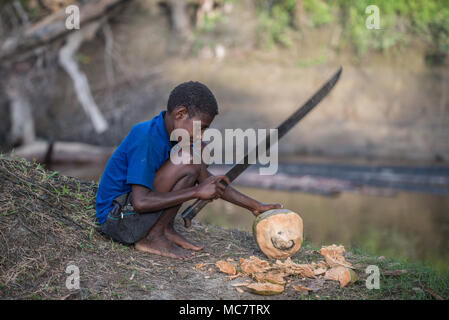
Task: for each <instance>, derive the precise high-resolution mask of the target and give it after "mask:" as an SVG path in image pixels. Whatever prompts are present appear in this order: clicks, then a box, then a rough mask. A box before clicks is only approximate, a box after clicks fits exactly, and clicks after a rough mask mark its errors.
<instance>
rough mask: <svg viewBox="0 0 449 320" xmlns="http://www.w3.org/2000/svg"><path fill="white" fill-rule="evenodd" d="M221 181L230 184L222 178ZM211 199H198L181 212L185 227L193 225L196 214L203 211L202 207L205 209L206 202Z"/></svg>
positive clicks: (225, 184)
mask: <svg viewBox="0 0 449 320" xmlns="http://www.w3.org/2000/svg"><path fill="white" fill-rule="evenodd" d="M219 183H221V184H223V185H224V186H226V187H227V186H228V184H227V183H226V181H224V180H220V182H219ZM211 201H212V200H201V199H198V200H196V201H195V202H194V203H193V204H192V205H190V206H188V207H187V208H186V209H185V210H184V211H183V213H182V214H181V216H182V218H183V219H184V227H186V228H190V226H191V225H192V219H193V218H195V216H196V215H197V214H198V213H199V212H200V211H201V209H203V208H204V207H205V206H206V204H208V203H209V202H211Z"/></svg>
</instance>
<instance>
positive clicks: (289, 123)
mask: <svg viewBox="0 0 449 320" xmlns="http://www.w3.org/2000/svg"><path fill="white" fill-rule="evenodd" d="M341 72H342V67H340V68H339V69H338V71H337V72H336V73H335V74H334V75H333V76H332V78H330V79H329V80H328V81H327V82H326V83H325V84H324V85H323V86H322V87H321V89H319V90H318V91H317V92H316V93H315V94H314V95H313V96H312V97H311V98H310V99H309V100H307V102H306V103H304V104H303V105H302V106H301V107H300V108H299V109H298V110H296V111H295V112H294V113H293V114H292V115H291V116H290V117H288V118H287V120H285V121H284V122H282V124H280V125H279V126H278V127H277V130H278V140H279V139H281V138H282V137H283V136H284V135H285V134H286V133H287V132H288V131H290V129H291V128H293V127H294V126H295V125H296V124H297V123H298V122H299V121H300V120H301V119H302V118H304V117H305V115H306V114H307V113H309V112H310V111H311V110H312V109H313V108H314V107H315V106H316V105H317V104H318V103H320V102H321V100H323V98H324V97H326V96H327V94H328V93H329V92H330V91H331V90H332V88H333V87H334V86H335V84H336V83H337V81H338V79H339V78H340V74H341ZM270 140H271V139H266V140H263V141H262V142H260V143H259V145H258V146H257V147H256V148H254V149H253V150H252V151H251V152H247V153H246V154H245V157H244V158H243V161H240V162H239V163H237V164H235V165H234V166H233V167H232V168H231V169H229V171H228V172H227V173H226V174H225V175H226V176H227V177H228V178H229V181H231V182H232V181H233V180H234V179H236V178H237V177H238V176H239V175H240V174H241V173H242V172H243V171H245V170H246V168H248V167H249V166H250V165H251V163H248V157H249V155H250V154H251V153H253V152H257V149H258V147H259V146H260V145H261V144H262V143H265V144H266V149H265V150H270ZM220 183H223V184H225V185H227V184H226V182H224V181H223V180H221V181H220ZM211 201H212V200H200V199H198V200H196V201H195V202H194V203H193V204H192V205H190V206H189V207H187V208H186V209H185V210H184V212H183V213H182V218H183V219H184V226H185V227H186V228H189V227H190V226H191V224H192V219H193V218H194V217H195V216H196V215H197V214H198V213H199V212H200V211H201V209H203V208H204V206H205V205H206V204H208V203H209V202H211Z"/></svg>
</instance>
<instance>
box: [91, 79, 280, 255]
mask: <svg viewBox="0 0 449 320" xmlns="http://www.w3.org/2000/svg"><path fill="white" fill-rule="evenodd" d="M217 114H218V106H217V101H216V100H215V97H214V95H213V94H212V92H211V91H210V90H209V89H208V88H207V87H206V86H205V85H204V84H201V83H199V82H192V81H190V82H185V83H182V84H180V85H178V86H177V87H176V88H175V89H173V91H172V92H171V93H170V97H169V99H168V103H167V110H166V111H165V110H164V111H162V112H161V113H160V114H159V115H158V116H156V117H154V118H153V119H152V120H150V121H146V122H143V123H140V124H137V125H136V126H134V127H133V128H132V130H131V132H130V133H129V134H128V136H127V137H126V138H125V140H124V141H123V142H122V143H121V144H120V146H119V147H118V148H117V149H116V151H115V152H114V154H113V155H112V156H111V158H110V159H109V162H108V164H107V165H106V168H105V170H104V172H103V176H102V178H101V182H100V185H99V187H98V192H97V203H96V209H97V217H98V221H99V223H100V225H101V230H102V232H104V233H105V234H106V235H108V236H110V237H111V238H113V239H114V240H117V241H120V242H122V243H125V244H134V246H135V248H136V249H137V250H140V251H145V252H149V253H153V254H158V255H162V256H167V257H173V258H178V259H188V258H191V257H192V256H193V254H194V253H193V252H192V251H199V250H201V249H202V248H203V247H202V246H199V245H195V244H193V243H191V242H190V241H188V240H187V239H185V238H184V237H183V236H182V235H180V234H179V233H177V232H176V231H175V229H174V227H173V223H174V219H175V216H176V213H177V212H178V210H179V208H180V207H181V205H182V203H183V202H185V201H188V200H191V199H204V200H209V199H217V198H222V199H224V200H226V201H229V202H231V203H234V204H236V205H239V206H241V207H243V208H246V209H248V210H250V211H251V212H252V213H253V214H254V215H256V216H257V215H258V214H260V213H262V212H264V211H267V210H270V209H275V208H280V207H281V205H279V204H264V203H261V202H259V201H257V200H254V199H252V198H250V197H248V196H246V195H244V194H242V193H240V192H238V191H237V190H235V189H234V188H233V187H231V186H228V187H225V186H224V185H223V184H221V183H218V182H219V181H220V180H225V181H226V182H227V183H229V180H228V178H227V177H226V176H213V175H212V174H211V173H210V172H209V171H208V170H207V166H206V165H205V164H193V161H190V163H188V164H184V163H181V164H174V163H173V162H172V161H171V160H170V150H171V148H172V146H173V144H172V143H171V142H170V138H169V137H170V134H171V132H172V131H173V130H175V129H185V130H187V132H189V134H190V139H191V142H192V141H193V138H192V137H193V121H201V135H202V134H203V132H204V130H205V129H207V128H208V127H209V126H210V124H211V123H212V121H213V119H214V118H215V116H216V115H217ZM181 152H182V150H181V151H180V153H181ZM189 250H191V251H189Z"/></svg>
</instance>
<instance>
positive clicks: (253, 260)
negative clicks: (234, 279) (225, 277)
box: [240, 256, 271, 275]
mask: <svg viewBox="0 0 449 320" xmlns="http://www.w3.org/2000/svg"><path fill="white" fill-rule="evenodd" d="M240 267H241V269H242V272H243V273H246V274H248V275H253V274H254V273H256V272H265V271H268V270H270V269H271V266H270V264H269V263H268V261H265V260H262V259H259V258H257V257H255V256H251V257H250V258H249V259H244V258H240Z"/></svg>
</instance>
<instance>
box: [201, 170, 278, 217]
mask: <svg viewBox="0 0 449 320" xmlns="http://www.w3.org/2000/svg"><path fill="white" fill-rule="evenodd" d="M211 176H214V175H213V174H212V173H210V172H209V170H207V166H206V165H203V166H202V168H201V173H200V177H199V179H198V180H199V182H202V181H204V180H205V179H208V178H210V177H211ZM221 198H222V199H223V200H226V201H228V202H231V203H233V204H236V205H238V206H240V207H243V208H245V209H248V210H249V211H251V212H252V213H253V214H254V215H255V216H257V215H259V214H260V213H262V212H265V211H267V210H271V209H279V208H282V205H281V204H279V203H276V204H267V203H262V202H260V201H257V200H256V199H253V198H251V197H249V196H247V195H245V194H243V193H241V192H240V191H238V190H236V189H235V188H233V187H232V186H230V185H229V186H227V187H226V189H225V191H224V193H223V195H222V196H221Z"/></svg>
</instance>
